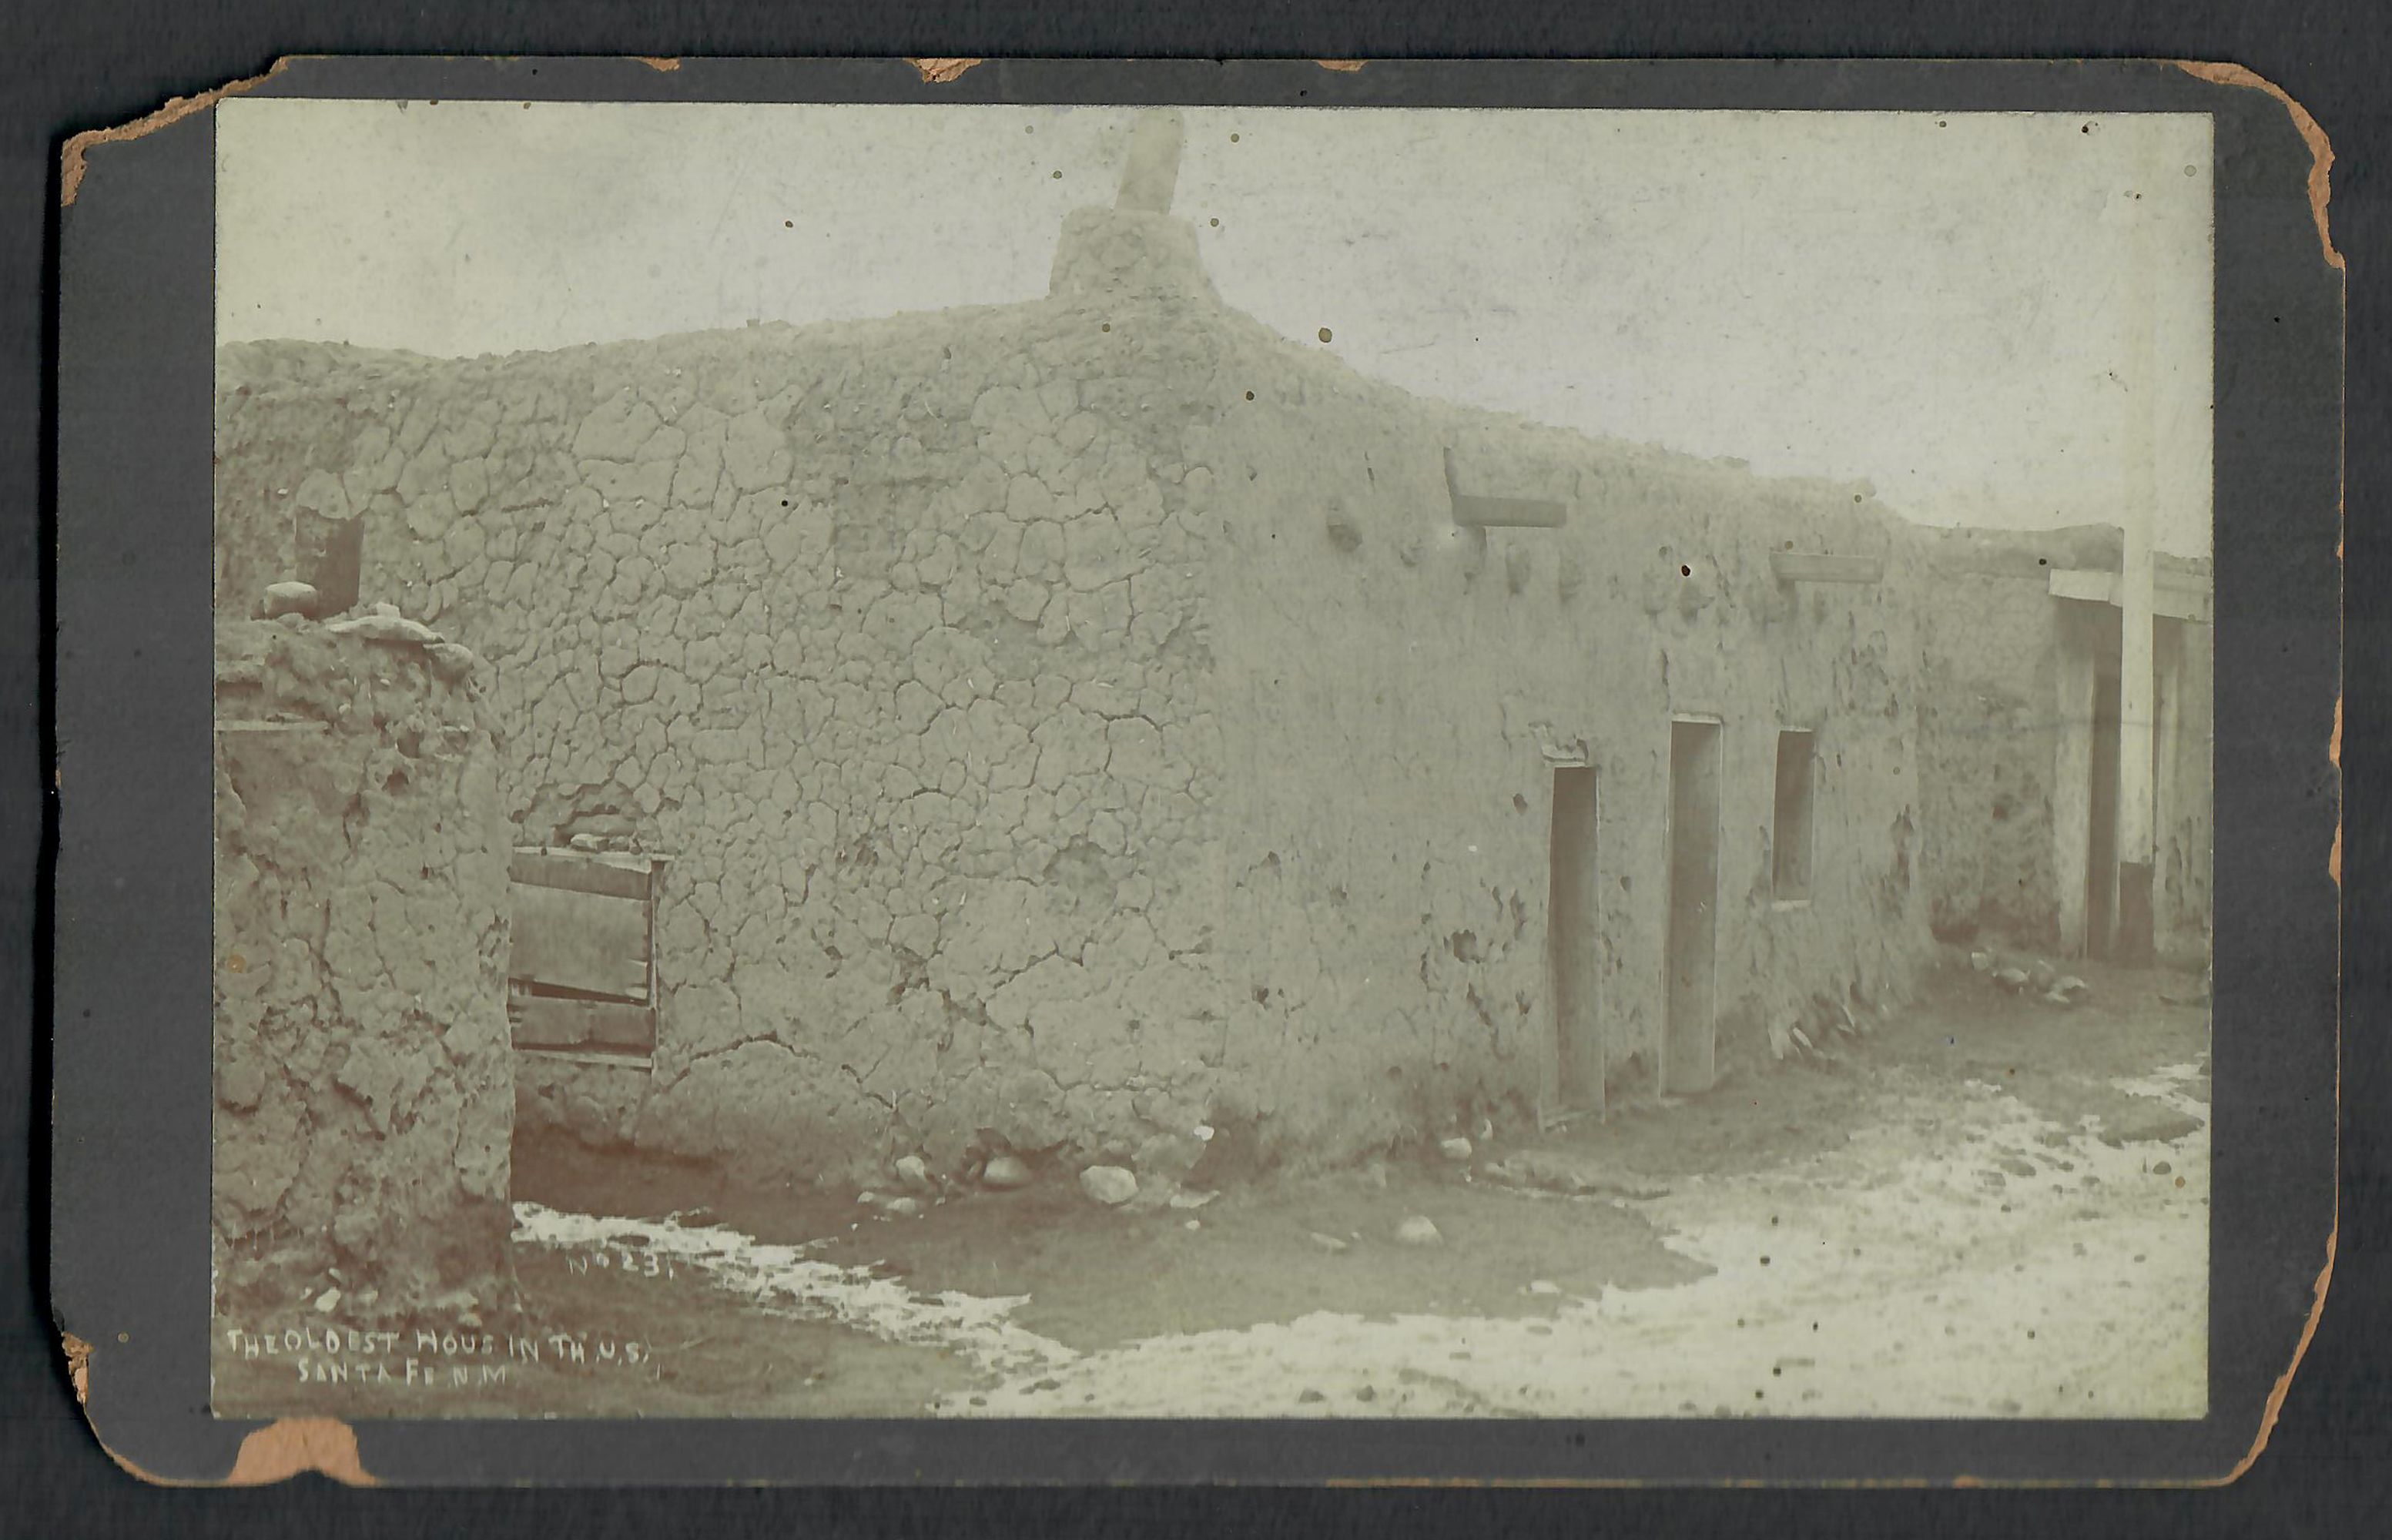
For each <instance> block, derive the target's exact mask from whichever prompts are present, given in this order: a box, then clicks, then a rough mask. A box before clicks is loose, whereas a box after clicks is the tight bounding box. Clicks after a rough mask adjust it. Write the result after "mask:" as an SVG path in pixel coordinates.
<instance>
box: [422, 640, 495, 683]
mask: <svg viewBox="0 0 2392 1540" xmlns="http://www.w3.org/2000/svg"><path fill="white" fill-rule="evenodd" d="M423 655H424V656H425V657H426V658H428V659H430V660H431V662H432V671H433V672H434V673H435V674H437V675H439V676H440V677H441V678H442V679H447V680H448V682H449V683H450V684H456V683H459V682H461V681H462V680H464V679H471V678H472V677H473V674H474V669H476V668H478V667H480V666H482V660H481V659H480V658H478V657H476V656H474V651H473V649H472V648H470V647H466V646H464V645H463V644H462V643H460V642H455V641H435V642H433V643H431V644H430V645H428V646H426V647H425V648H424V649H423Z"/></svg>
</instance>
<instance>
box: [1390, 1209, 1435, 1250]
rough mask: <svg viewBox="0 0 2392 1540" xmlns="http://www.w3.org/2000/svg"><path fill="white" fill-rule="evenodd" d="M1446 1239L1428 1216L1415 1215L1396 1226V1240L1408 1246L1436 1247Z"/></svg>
mask: <svg viewBox="0 0 2392 1540" xmlns="http://www.w3.org/2000/svg"><path fill="white" fill-rule="evenodd" d="M1444 1238H1445V1237H1444V1236H1441V1235H1439V1234H1438V1233H1437V1229H1436V1225H1435V1224H1434V1223H1430V1221H1429V1217H1428V1216H1427V1215H1426V1214H1414V1215H1412V1216H1411V1217H1410V1219H1407V1220H1405V1221H1404V1222H1403V1223H1401V1224H1398V1225H1397V1226H1396V1239H1397V1240H1398V1241H1401V1242H1402V1243H1403V1244H1404V1245H1406V1246H1435V1245H1436V1243H1437V1242H1439V1241H1441V1240H1443V1239H1444Z"/></svg>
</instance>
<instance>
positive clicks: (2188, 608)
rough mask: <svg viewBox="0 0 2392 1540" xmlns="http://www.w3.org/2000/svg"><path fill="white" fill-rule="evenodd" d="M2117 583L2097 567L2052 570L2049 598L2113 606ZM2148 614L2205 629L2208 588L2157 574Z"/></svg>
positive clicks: (2185, 577) (2188, 579)
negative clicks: (2190, 623) (2183, 621)
mask: <svg viewBox="0 0 2392 1540" xmlns="http://www.w3.org/2000/svg"><path fill="white" fill-rule="evenodd" d="M2119 582H2120V578H2119V576H2118V575H2117V574H2116V573H2114V572H2103V571H2101V570H2100V568H2098V567H2070V568H2066V569H2061V568H2058V567H2055V568H2053V569H2052V573H2051V596H2052V597H2053V598H2054V599H2074V600H2080V601H2082V602H2086V603H2088V604H2115V603H2116V602H2118V586H2119ZM2152 614H2153V615H2165V616H2167V617H2168V618H2169V619H2171V620H2190V621H2191V622H2193V623H2194V624H2195V625H2199V626H2206V625H2208V624H2209V617H2210V602H2209V586H2208V585H2207V584H2206V583H2204V581H2202V579H2200V578H2198V577H2194V576H2190V575H2188V574H2182V573H2165V572H2164V573H2159V574H2157V575H2155V576H2153V578H2152Z"/></svg>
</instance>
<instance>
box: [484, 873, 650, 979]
mask: <svg viewBox="0 0 2392 1540" xmlns="http://www.w3.org/2000/svg"><path fill="white" fill-rule="evenodd" d="M513 903H514V917H513V925H512V927H511V929H512V931H513V951H512V952H511V954H510V955H509V957H508V959H507V977H510V978H522V979H526V980H529V981H530V982H532V983H535V984H546V985H550V986H552V987H554V988H559V989H567V990H581V991H584V992H586V993H590V994H605V995H615V996H617V997H620V998H623V999H627V1000H644V999H646V998H647V993H648V906H647V905H646V904H645V903H641V902H634V901H632V900H631V899H612V898H605V897H603V896H600V895H597V894H591V893H578V892H575V891H573V890H572V889H570V888H563V887H534V886H528V885H526V884H523V883H517V884H516V885H515V886H514V887H513Z"/></svg>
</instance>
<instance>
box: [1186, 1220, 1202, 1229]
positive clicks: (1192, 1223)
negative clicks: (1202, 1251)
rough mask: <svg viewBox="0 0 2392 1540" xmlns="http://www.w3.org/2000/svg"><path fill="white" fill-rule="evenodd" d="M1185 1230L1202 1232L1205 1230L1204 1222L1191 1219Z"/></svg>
mask: <svg viewBox="0 0 2392 1540" xmlns="http://www.w3.org/2000/svg"><path fill="white" fill-rule="evenodd" d="M1185 1228H1187V1229H1190V1230H1202V1228H1204V1222H1203V1221H1202V1220H1201V1219H1191V1220H1189V1222H1188V1223H1187V1225H1186V1226H1185Z"/></svg>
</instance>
